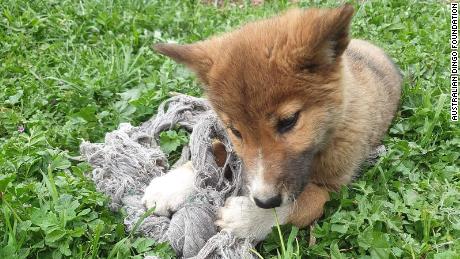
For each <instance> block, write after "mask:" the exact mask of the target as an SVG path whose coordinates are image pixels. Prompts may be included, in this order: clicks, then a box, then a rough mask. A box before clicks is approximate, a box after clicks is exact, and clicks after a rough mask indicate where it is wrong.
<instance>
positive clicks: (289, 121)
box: [276, 112, 299, 134]
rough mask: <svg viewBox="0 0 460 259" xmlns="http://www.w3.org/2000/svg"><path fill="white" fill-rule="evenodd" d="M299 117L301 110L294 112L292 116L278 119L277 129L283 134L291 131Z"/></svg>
mask: <svg viewBox="0 0 460 259" xmlns="http://www.w3.org/2000/svg"><path fill="white" fill-rule="evenodd" d="M298 119H299V112H296V113H294V114H293V115H292V116H290V117H288V118H285V119H282V120H280V121H278V124H277V125H276V127H277V131H278V132H279V133H281V134H283V133H286V132H288V131H290V130H291V129H292V128H294V126H295V125H296V123H297V120H298Z"/></svg>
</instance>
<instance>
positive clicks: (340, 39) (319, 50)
mask: <svg viewBox="0 0 460 259" xmlns="http://www.w3.org/2000/svg"><path fill="white" fill-rule="evenodd" d="M353 12H354V8H353V6H352V5H350V4H345V5H343V6H341V7H339V8H335V9H311V10H307V11H305V12H303V14H302V15H301V16H302V21H301V22H300V24H299V26H300V27H298V29H297V31H298V32H299V31H300V32H301V34H302V35H296V36H297V37H296V38H297V39H296V40H297V42H296V45H297V46H298V48H294V50H293V53H292V54H293V55H292V56H293V57H297V58H296V63H297V64H296V65H297V66H298V68H300V69H313V70H314V69H315V68H318V67H321V66H323V65H331V64H333V63H335V61H336V60H337V58H338V57H340V56H341V55H342V54H343V52H344V51H345V49H346V48H347V46H348V43H349V42H350V37H349V27H350V22H351V19H352V17H353Z"/></svg>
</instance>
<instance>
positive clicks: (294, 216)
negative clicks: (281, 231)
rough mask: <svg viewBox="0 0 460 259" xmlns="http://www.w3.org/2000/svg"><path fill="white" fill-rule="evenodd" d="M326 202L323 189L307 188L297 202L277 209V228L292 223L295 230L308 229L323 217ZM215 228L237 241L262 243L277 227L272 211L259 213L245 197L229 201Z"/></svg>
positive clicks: (260, 210)
mask: <svg viewBox="0 0 460 259" xmlns="http://www.w3.org/2000/svg"><path fill="white" fill-rule="evenodd" d="M328 199H329V193H328V191H327V190H326V189H324V188H321V187H319V186H317V185H315V184H312V183H310V184H308V185H307V186H306V187H305V189H304V191H303V192H302V193H301V194H300V195H299V197H298V198H297V200H296V202H294V203H291V204H287V205H285V206H281V207H277V208H276V213H277V214H276V215H277V216H278V221H279V224H286V223H292V224H294V225H296V226H298V227H304V226H307V225H309V224H310V223H311V222H313V221H314V220H315V219H317V218H319V217H321V215H322V214H323V207H324V204H325V203H326V201H328ZM218 218H219V219H218V220H217V221H216V224H217V225H218V226H219V227H221V228H222V229H223V230H226V231H229V232H231V233H233V234H234V235H236V236H238V237H242V238H245V237H252V238H254V239H255V240H256V241H261V240H263V239H265V237H266V236H267V235H268V234H269V233H270V232H271V229H272V227H273V226H275V225H276V219H275V213H274V210H273V209H261V208H259V207H257V206H256V205H255V204H254V202H253V201H251V200H250V199H249V198H248V197H245V196H240V197H230V198H229V199H227V202H226V203H225V206H224V207H222V208H220V211H219V215H218Z"/></svg>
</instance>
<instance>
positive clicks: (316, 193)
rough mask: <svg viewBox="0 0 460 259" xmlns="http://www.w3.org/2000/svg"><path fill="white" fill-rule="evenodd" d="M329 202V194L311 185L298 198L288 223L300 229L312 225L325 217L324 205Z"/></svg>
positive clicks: (323, 189) (321, 188)
mask: <svg viewBox="0 0 460 259" xmlns="http://www.w3.org/2000/svg"><path fill="white" fill-rule="evenodd" d="M328 200H329V192H328V191H327V190H326V189H325V188H323V187H320V186H318V185H316V184H313V183H309V184H307V186H305V188H304V190H303V192H302V193H301V194H300V195H299V197H297V200H296V202H295V203H294V204H293V209H292V212H291V214H290V215H289V218H288V222H289V223H292V224H294V225H296V226H298V227H305V226H308V225H310V224H311V223H312V222H313V221H314V220H316V219H318V218H319V217H321V216H322V215H323V209H324V204H325V203H326V202H327V201H328Z"/></svg>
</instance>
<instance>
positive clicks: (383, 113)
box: [155, 5, 401, 226]
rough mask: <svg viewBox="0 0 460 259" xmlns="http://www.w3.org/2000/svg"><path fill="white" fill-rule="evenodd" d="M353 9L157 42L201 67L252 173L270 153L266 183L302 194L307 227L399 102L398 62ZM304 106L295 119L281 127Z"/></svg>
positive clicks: (298, 215) (303, 13)
mask: <svg viewBox="0 0 460 259" xmlns="http://www.w3.org/2000/svg"><path fill="white" fill-rule="evenodd" d="M352 15H353V8H352V6H351V5H344V6H342V7H340V8H336V9H308V10H299V9H295V10H290V11H288V12H287V13H285V14H284V15H281V16H278V17H274V18H271V19H267V20H262V21H258V22H253V23H249V24H247V25H245V26H243V27H242V28H240V29H238V30H236V31H233V32H230V33H227V34H224V35H222V36H218V37H215V38H211V39H208V40H205V41H202V42H197V43H193V44H188V45H177V44H158V45H156V47H155V48H156V49H157V50H158V51H159V52H160V53H163V54H165V55H167V56H170V57H172V58H173V59H175V60H176V61H178V62H181V63H184V64H186V65H187V66H188V67H190V68H191V69H192V70H193V71H195V72H196V74H197V75H198V77H199V78H200V79H201V80H202V82H203V83H204V85H205V86H204V89H205V92H206V94H207V97H208V98H209V100H210V102H211V104H212V106H213V108H214V109H215V110H216V112H217V113H218V115H219V116H220V118H221V120H222V122H223V123H224V124H225V125H226V126H227V127H228V128H229V136H231V138H232V143H233V145H234V147H235V150H236V152H237V153H238V154H239V155H240V157H241V158H242V159H243V161H244V163H245V166H246V169H247V170H246V171H247V174H248V178H249V179H251V177H253V175H251V174H254V171H255V169H254V168H256V167H257V162H258V160H257V159H258V158H259V157H263V166H264V168H265V171H264V175H263V177H264V181H265V183H266V184H267V185H273V186H275V189H276V190H277V191H278V192H280V193H283V194H284V195H288V196H289V197H294V198H297V204H298V206H297V208H296V210H295V211H294V212H293V213H292V215H291V217H290V220H291V222H293V223H295V224H297V225H300V226H303V225H306V224H309V223H310V222H311V221H312V220H314V219H315V218H317V217H319V216H320V215H321V212H322V208H323V205H324V203H325V202H326V201H327V199H328V190H336V189H338V188H339V187H340V186H342V185H344V184H347V183H348V182H349V181H350V180H351V178H352V176H353V174H354V173H355V171H356V170H357V168H358V166H359V164H360V163H361V162H362V161H363V160H364V159H365V158H366V157H367V155H368V154H369V152H370V151H371V149H372V148H373V147H375V146H376V145H377V144H378V142H379V141H380V140H381V138H382V137H383V135H384V133H385V132H386V130H387V128H388V126H389V124H390V122H391V119H392V117H393V115H394V113H395V111H396V108H397V104H398V102H399V96H400V85H401V78H400V75H399V74H398V71H397V69H396V68H395V67H394V66H393V65H392V63H391V61H390V60H389V59H388V58H387V57H386V56H385V54H384V53H383V52H382V51H381V50H380V49H378V48H377V47H375V46H373V45H371V44H369V43H366V42H364V41H359V40H353V41H352V42H351V43H350V38H349V33H348V30H349V29H348V28H349V24H350V21H351V18H352ZM349 43H350V44H349ZM382 77H383V78H382ZM296 112H299V114H300V115H299V119H298V121H297V123H296V125H295V126H294V128H293V129H292V130H290V131H289V132H286V133H284V134H280V133H279V132H277V130H276V127H277V124H278V123H279V121H280V120H283V119H284V118H288V117H290V116H292V115H293V114H295V113H296ZM232 129H233V131H232ZM235 130H237V131H238V132H239V133H240V134H241V136H242V138H241V139H240V138H239V137H237V136H236V135H235V134H234V133H233V132H234V131H235ZM309 155H311V161H309V162H305V164H304V163H303V161H302V159H303V158H304V157H305V161H306V160H307V158H306V157H308V156H309ZM297 164H298V165H299V166H292V165H297ZM299 183H302V184H299Z"/></svg>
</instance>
